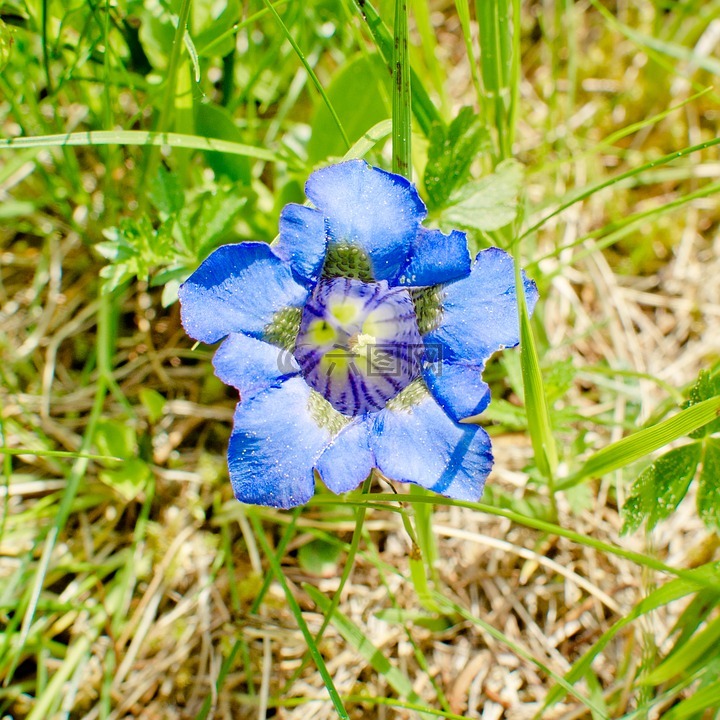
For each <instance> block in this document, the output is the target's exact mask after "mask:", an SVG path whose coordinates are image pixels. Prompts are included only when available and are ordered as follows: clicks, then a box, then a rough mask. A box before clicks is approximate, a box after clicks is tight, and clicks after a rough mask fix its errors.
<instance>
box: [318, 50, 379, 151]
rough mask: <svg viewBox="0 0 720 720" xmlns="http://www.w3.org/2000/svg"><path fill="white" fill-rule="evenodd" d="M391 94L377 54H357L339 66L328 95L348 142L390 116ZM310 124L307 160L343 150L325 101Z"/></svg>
mask: <svg viewBox="0 0 720 720" xmlns="http://www.w3.org/2000/svg"><path fill="white" fill-rule="evenodd" d="M390 94H391V82H390V76H389V75H388V72H387V69H386V67H385V64H384V63H383V61H382V59H381V58H380V56H379V55H377V54H370V55H368V54H362V55H356V56H355V57H354V58H353V59H351V60H349V61H348V62H346V63H344V64H343V65H342V66H341V69H340V70H339V71H338V72H337V73H336V74H335V75H334V77H333V79H332V81H331V82H330V85H329V87H328V89H327V97H328V100H329V101H330V104H331V105H332V106H333V108H335V112H336V113H337V116H338V117H339V118H340V122H341V123H342V126H343V128H344V129H345V133H346V134H347V138H348V140H349V141H350V143H355V142H357V141H358V140H359V139H360V138H361V137H362V136H363V135H364V134H365V133H366V132H367V130H368V129H369V128H371V127H372V126H373V125H376V124H377V123H378V122H380V121H381V120H386V119H387V118H389V117H390ZM311 128H312V135H311V137H310V141H309V142H308V148H307V149H308V160H309V162H310V163H312V164H314V163H317V162H319V161H321V160H325V159H326V158H327V157H331V156H338V157H339V156H342V155H343V154H344V153H345V152H346V150H347V145H346V144H345V140H344V139H343V136H342V135H341V133H340V131H339V129H338V126H337V123H336V122H335V120H334V119H333V117H332V114H331V113H330V110H328V107H327V105H326V104H325V103H324V102H323V103H318V105H317V109H316V110H315V115H314V117H313V120H312V124H311Z"/></svg>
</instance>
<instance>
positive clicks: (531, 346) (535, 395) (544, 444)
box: [515, 243, 558, 515]
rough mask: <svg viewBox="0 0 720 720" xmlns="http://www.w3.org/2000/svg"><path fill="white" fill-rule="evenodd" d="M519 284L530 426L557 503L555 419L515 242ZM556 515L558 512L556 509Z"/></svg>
mask: <svg viewBox="0 0 720 720" xmlns="http://www.w3.org/2000/svg"><path fill="white" fill-rule="evenodd" d="M515 288H516V295H517V299H518V315H519V323H520V359H521V363H522V376H523V387H524V390H525V408H526V410H527V416H528V429H529V431H530V439H531V440H532V446H533V451H534V453H535V460H536V462H537V464H538V468H539V469H540V472H541V473H542V474H543V475H544V476H545V478H546V479H547V481H548V486H549V489H550V498H551V500H550V502H551V503H554V499H553V496H554V487H553V483H554V476H555V471H556V469H557V464H558V459H557V449H556V447H555V438H554V437H553V430H552V423H551V421H550V413H549V411H548V406H547V400H546V397H545V388H544V386H543V379H542V372H541V371H540V360H539V358H538V352H537V347H536V345H535V337H534V335H533V331H532V327H531V326H530V315H529V313H528V308H527V302H526V300H525V292H524V284H523V279H522V274H521V271H520V253H519V243H518V244H516V245H515ZM553 515H555V513H553Z"/></svg>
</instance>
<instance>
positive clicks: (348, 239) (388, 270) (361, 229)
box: [305, 160, 427, 281]
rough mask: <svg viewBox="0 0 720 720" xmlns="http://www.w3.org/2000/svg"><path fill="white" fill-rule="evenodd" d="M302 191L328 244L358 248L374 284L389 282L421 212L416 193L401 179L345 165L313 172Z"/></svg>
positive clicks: (405, 252)
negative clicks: (324, 230)
mask: <svg viewBox="0 0 720 720" xmlns="http://www.w3.org/2000/svg"><path fill="white" fill-rule="evenodd" d="M305 192H306V194H307V196H308V198H310V200H312V202H313V203H314V204H315V206H316V207H317V208H318V209H319V210H321V211H322V213H323V215H324V216H325V219H326V222H327V226H326V227H327V231H328V235H329V237H330V240H331V241H332V242H336V243H349V244H353V245H358V246H359V247H361V248H362V249H363V250H364V251H365V252H366V253H367V255H368V257H369V258H370V264H371V267H372V270H373V273H374V276H375V279H376V280H389V281H392V280H394V279H395V278H396V277H397V276H398V275H399V274H400V273H401V271H402V269H403V268H404V267H405V263H406V261H407V256H408V254H409V252H410V248H411V245H412V242H413V239H414V238H415V235H416V234H417V231H418V227H419V224H420V222H421V221H422V220H423V218H424V217H425V216H426V215H427V210H426V208H425V205H424V204H423V202H422V200H421V199H420V197H419V195H418V194H417V190H416V189H415V187H414V186H413V185H412V184H411V183H410V181H408V180H406V179H405V178H404V177H402V176H401V175H394V174H393V173H389V172H385V171H384V170H380V169H378V168H372V167H370V166H369V165H368V164H367V163H366V162H364V161H363V160H350V161H348V162H344V163H340V164H339V165H330V166H329V167H326V168H323V169H321V170H317V171H316V172H314V173H313V174H312V175H311V176H310V178H309V179H308V181H307V183H306V185H305Z"/></svg>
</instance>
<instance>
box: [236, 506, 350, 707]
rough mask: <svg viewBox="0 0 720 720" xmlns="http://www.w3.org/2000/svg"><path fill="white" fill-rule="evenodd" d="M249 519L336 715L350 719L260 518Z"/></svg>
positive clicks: (253, 516)
mask: <svg viewBox="0 0 720 720" xmlns="http://www.w3.org/2000/svg"><path fill="white" fill-rule="evenodd" d="M249 519H250V522H251V523H252V526H253V530H254V531H255V536H256V537H257V540H258V543H259V544H260V547H261V548H262V550H263V552H264V553H265V557H266V558H267V560H268V563H269V564H270V569H271V571H272V573H273V575H275V579H276V580H277V581H278V583H280V587H281V588H282V590H283V592H284V593H285V599H286V600H287V604H288V607H289V608H290V612H291V613H292V615H293V617H294V618H295V622H296V623H297V625H298V628H299V629H300V632H301V633H302V635H303V637H304V638H305V642H306V643H307V646H308V650H309V651H310V655H312V658H313V660H314V661H315V667H316V668H317V669H318V672H319V673H320V676H321V677H322V680H323V683H324V685H325V689H326V690H327V692H328V695H329V696H330V700H331V701H332V704H333V707H334V708H335V712H337V714H338V717H340V718H342V720H350V716H349V715H348V714H347V710H345V706H344V705H343V701H342V699H341V698H340V695H339V694H338V691H337V689H336V688H335V683H334V682H333V679H332V677H331V676H330V673H329V672H328V669H327V666H326V665H325V660H324V659H323V656H322V653H321V652H320V649H319V648H318V646H317V645H316V644H315V641H314V639H313V636H312V634H311V632H310V630H309V628H308V626H307V623H306V622H305V618H304V617H303V614H302V610H301V609H300V606H299V605H298V602H297V600H296V599H295V596H294V595H293V594H292V591H291V590H290V587H289V586H288V584H287V580H286V579H285V574H284V573H283V570H282V567H281V565H280V562H279V560H278V559H277V556H276V555H275V553H274V552H273V549H272V548H271V547H270V543H269V542H268V540H267V538H266V537H265V531H264V529H263V526H262V523H261V522H260V519H259V518H258V517H257V516H256V515H255V514H252V513H251V514H250V515H249Z"/></svg>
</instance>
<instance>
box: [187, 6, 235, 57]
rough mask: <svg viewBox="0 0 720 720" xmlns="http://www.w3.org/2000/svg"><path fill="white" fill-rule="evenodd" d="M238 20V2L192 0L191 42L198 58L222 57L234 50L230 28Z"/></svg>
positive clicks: (233, 35) (233, 36)
mask: <svg viewBox="0 0 720 720" xmlns="http://www.w3.org/2000/svg"><path fill="white" fill-rule="evenodd" d="M239 20H240V2H239V0H223V2H221V3H219V2H216V0H193V4H192V28H193V41H194V44H195V47H196V48H197V52H198V55H199V56H200V57H223V56H225V55H227V54H228V53H231V52H233V50H234V49H235V33H233V32H231V31H232V28H233V27H234V26H235V25H236V24H237V22H238V21H239Z"/></svg>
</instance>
